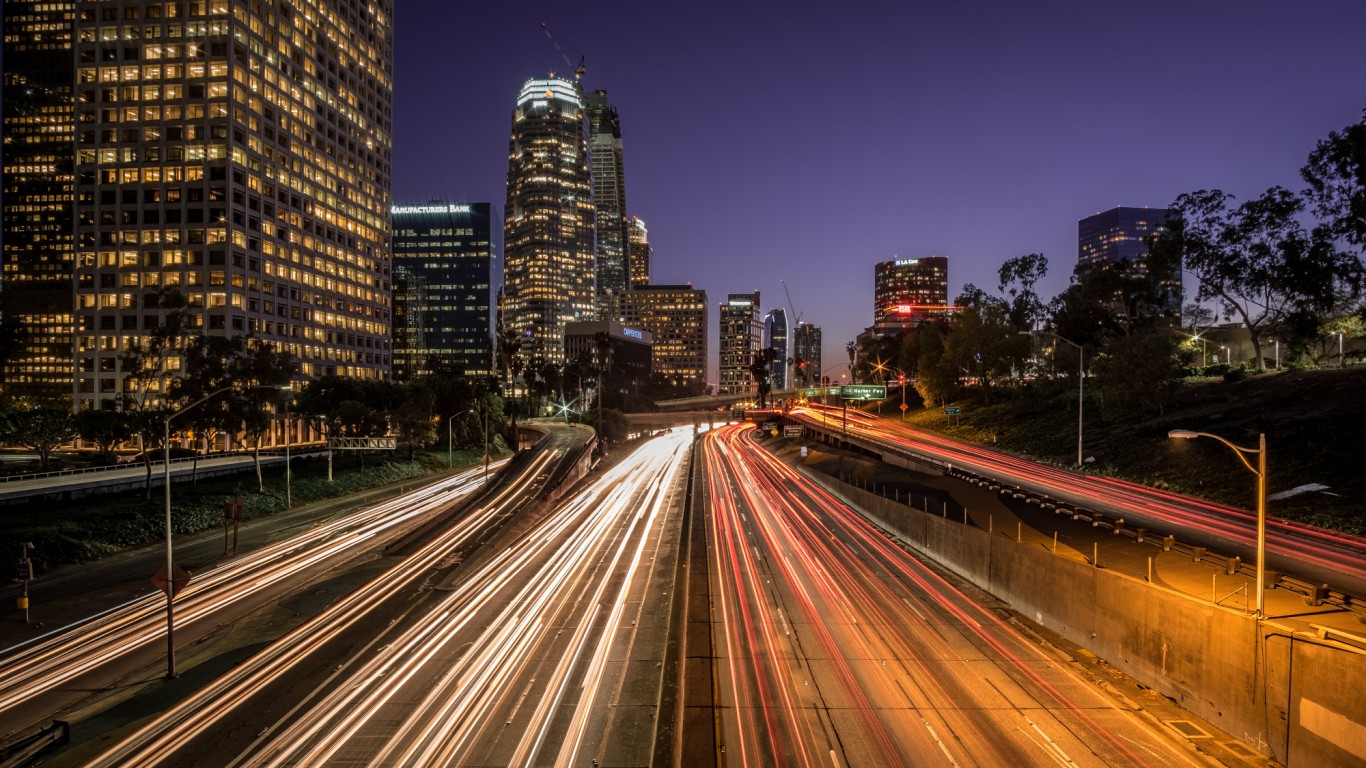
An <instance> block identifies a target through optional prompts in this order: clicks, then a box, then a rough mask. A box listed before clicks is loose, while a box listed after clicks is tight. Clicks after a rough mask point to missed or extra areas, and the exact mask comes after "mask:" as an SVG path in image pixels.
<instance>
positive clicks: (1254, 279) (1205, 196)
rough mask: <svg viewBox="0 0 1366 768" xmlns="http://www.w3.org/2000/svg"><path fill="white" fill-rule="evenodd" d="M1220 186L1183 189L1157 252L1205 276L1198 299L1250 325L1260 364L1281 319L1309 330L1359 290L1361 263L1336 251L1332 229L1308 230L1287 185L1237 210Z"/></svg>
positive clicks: (1261, 366) (1157, 243) (1158, 238)
mask: <svg viewBox="0 0 1366 768" xmlns="http://www.w3.org/2000/svg"><path fill="white" fill-rule="evenodd" d="M1231 200H1232V197H1231V196H1229V195H1227V194H1225V193H1223V192H1221V191H1219V190H1217V189H1216V190H1200V191H1197V192H1191V193H1187V194H1183V195H1181V196H1180V197H1178V198H1177V199H1176V202H1174V203H1173V204H1172V206H1171V209H1170V210H1171V213H1170V215H1169V219H1168V223H1167V228H1166V230H1165V231H1163V232H1161V233H1160V234H1159V235H1157V236H1156V237H1155V238H1153V240H1152V243H1151V246H1152V251H1153V252H1154V253H1158V254H1163V255H1166V256H1168V257H1169V258H1181V259H1182V261H1183V263H1184V264H1185V267H1186V269H1187V270H1188V271H1189V272H1190V273H1191V274H1193V275H1194V276H1195V277H1196V278H1197V280H1199V283H1200V288H1199V293H1198V294H1197V300H1198V301H1207V300H1208V301H1214V302H1215V303H1216V304H1217V305H1218V306H1219V307H1220V309H1222V311H1223V314H1224V317H1225V318H1230V319H1231V318H1234V317H1237V318H1238V319H1240V320H1241V321H1242V323H1243V325H1244V326H1245V327H1246V328H1247V329H1248V335H1249V336H1250V338H1251V341H1252V348H1253V352H1254V355H1255V357H1256V360H1257V368H1258V370H1265V368H1266V361H1265V357H1264V356H1263V355H1262V338H1263V335H1264V334H1265V333H1266V331H1267V329H1268V327H1270V326H1273V325H1281V326H1285V327H1289V328H1295V329H1299V331H1298V333H1299V334H1300V335H1305V336H1307V335H1311V334H1312V333H1313V330H1314V329H1315V328H1316V327H1317V325H1318V319H1319V318H1320V317H1322V316H1323V315H1324V314H1326V313H1330V312H1331V311H1332V310H1333V309H1334V308H1335V307H1336V306H1337V305H1338V304H1339V303H1340V302H1341V301H1342V300H1343V298H1344V296H1355V295H1357V294H1358V293H1359V291H1360V288H1361V281H1362V277H1361V264H1360V262H1359V261H1358V260H1357V259H1356V258H1354V257H1352V256H1350V255H1348V254H1346V253H1345V252H1343V251H1340V250H1338V249H1337V247H1336V246H1335V245H1334V243H1333V242H1332V241H1331V239H1330V234H1329V231H1328V229H1327V228H1326V227H1317V228H1315V230H1314V231H1313V232H1312V233H1306V232H1305V230H1304V227H1303V226H1302V225H1301V224H1300V221H1299V217H1300V214H1301V213H1302V212H1303V210H1304V201H1303V200H1302V199H1300V198H1299V197H1297V196H1295V195H1294V194H1292V193H1291V192H1289V191H1288V190H1286V189H1284V188H1282V187H1272V188H1271V189H1268V190H1267V191H1266V192H1265V193H1264V194H1263V195H1262V196H1261V197H1259V198H1256V199H1254V200H1249V201H1247V202H1245V203H1243V204H1242V205H1240V206H1238V207H1237V208H1236V209H1230V208H1229V207H1228V203H1229V201H1231Z"/></svg>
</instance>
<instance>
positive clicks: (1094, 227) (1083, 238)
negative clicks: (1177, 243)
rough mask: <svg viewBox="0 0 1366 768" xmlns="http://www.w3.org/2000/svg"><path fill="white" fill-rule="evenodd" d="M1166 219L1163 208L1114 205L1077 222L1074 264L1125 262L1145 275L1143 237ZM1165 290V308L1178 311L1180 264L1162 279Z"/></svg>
mask: <svg viewBox="0 0 1366 768" xmlns="http://www.w3.org/2000/svg"><path fill="white" fill-rule="evenodd" d="M1166 221H1167V209H1166V208H1130V207H1124V206H1116V207H1115V208H1111V209H1110V210H1108V211H1102V212H1101V213H1097V214H1095V215H1094V216H1087V217H1086V218H1084V219H1081V220H1079V221H1078V222H1077V263H1078V264H1079V265H1083V266H1105V265H1112V264H1118V263H1120V262H1121V261H1127V262H1128V263H1129V264H1131V265H1133V266H1135V267H1136V268H1137V269H1138V274H1146V273H1147V269H1148V244H1147V242H1146V240H1147V238H1149V237H1151V236H1153V235H1155V234H1157V232H1158V231H1159V230H1160V229H1162V227H1163V226H1164V225H1165V224H1166ZM1162 284H1163V286H1164V287H1165V288H1167V290H1168V292H1169V296H1170V298H1169V300H1168V310H1169V311H1170V312H1171V313H1173V314H1179V313H1180V311H1181V265H1179V264H1177V265H1175V266H1174V268H1173V269H1172V272H1171V274H1170V275H1169V276H1168V277H1167V278H1165V279H1164V280H1163V281H1162Z"/></svg>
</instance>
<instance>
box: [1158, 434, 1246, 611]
mask: <svg viewBox="0 0 1366 768" xmlns="http://www.w3.org/2000/svg"><path fill="white" fill-rule="evenodd" d="M1167 437H1170V438H1177V439H1182V440H1190V439H1194V438H1197V437H1208V438H1211V439H1214V440H1218V441H1219V442H1221V443H1223V444H1224V445H1227V446H1228V447H1229V448H1232V449H1233V452H1234V453H1235V454H1237V455H1238V460H1239V461H1241V462H1243V466H1245V467H1247V468H1248V470H1249V471H1251V472H1252V474H1254V475H1256V476H1257V618H1258V619H1264V618H1266V592H1265V591H1264V590H1265V589H1266V434H1265V433H1262V434H1260V435H1258V436H1257V447H1256V448H1243V447H1241V446H1237V445H1234V444H1233V443H1231V442H1229V441H1227V440H1225V439H1224V438H1222V437H1220V436H1218V435H1211V434H1210V433H1208V432H1192V431H1191V430H1189V429H1173V430H1172V431H1170V432H1168V433H1167ZM1252 455H1256V457H1257V466H1256V467H1254V466H1252V462H1250V461H1248V460H1247V457H1248V456H1252Z"/></svg>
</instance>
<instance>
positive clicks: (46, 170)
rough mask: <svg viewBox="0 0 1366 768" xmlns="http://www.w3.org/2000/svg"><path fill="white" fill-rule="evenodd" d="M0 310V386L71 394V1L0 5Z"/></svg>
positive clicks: (9, 390)
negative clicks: (1, 26)
mask: <svg viewBox="0 0 1366 768" xmlns="http://www.w3.org/2000/svg"><path fill="white" fill-rule="evenodd" d="M4 6H5V7H4V22H5V41H4V124H3V131H4V142H3V149H0V165H3V185H4V196H3V212H0V226H3V229H4V235H3V238H0V239H3V241H4V246H3V251H2V252H0V260H2V263H3V268H2V269H0V317H3V318H4V320H5V322H6V323H8V324H10V325H11V326H13V327H14V328H16V329H17V330H18V338H17V340H16V341H17V344H16V345H15V349H14V350H13V352H12V354H11V356H10V358H9V359H8V360H7V361H6V362H5V365H4V369H3V370H2V371H0V387H2V388H3V391H4V392H5V393H6V394H9V395H11V396H15V397H26V398H32V399H40V400H45V399H60V400H66V399H68V398H70V397H71V382H72V374H73V360H72V330H73V323H74V315H73V312H72V309H73V305H72V295H71V291H72V276H73V264H74V262H73V255H72V247H71V243H72V229H73V226H74V220H73V219H72V205H73V204H74V202H75V198H74V188H73V182H74V179H75V177H74V170H73V163H74V161H75V156H74V155H73V153H72V151H71V147H72V142H73V140H74V138H75V131H76V120H75V102H74V100H73V92H72V89H73V88H74V86H75V78H74V70H73V67H74V64H73V61H72V55H73V52H72V43H73V37H72V33H73V30H74V22H75V16H76V4H75V3H74V2H50V1H48V0H43V1H42V2H38V1H36V0H7V1H6V2H5V4H4Z"/></svg>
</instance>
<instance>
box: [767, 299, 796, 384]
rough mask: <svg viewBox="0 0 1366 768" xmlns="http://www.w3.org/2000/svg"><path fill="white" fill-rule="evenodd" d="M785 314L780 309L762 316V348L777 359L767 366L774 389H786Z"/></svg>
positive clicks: (772, 310) (771, 310) (786, 345)
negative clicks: (767, 349)
mask: <svg viewBox="0 0 1366 768" xmlns="http://www.w3.org/2000/svg"><path fill="white" fill-rule="evenodd" d="M787 341H788V331H787V312H785V311H783V310H782V309H781V308H775V309H770V310H769V311H768V314H767V315H764V347H765V348H769V347H771V348H772V349H773V351H774V352H776V353H777V354H778V359H776V360H774V361H773V364H772V365H770V366H769V372H768V373H769V379H768V380H769V383H770V384H772V385H773V388H774V389H787V362H788V354H789V352H790V350H789V349H788V343H787Z"/></svg>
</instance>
